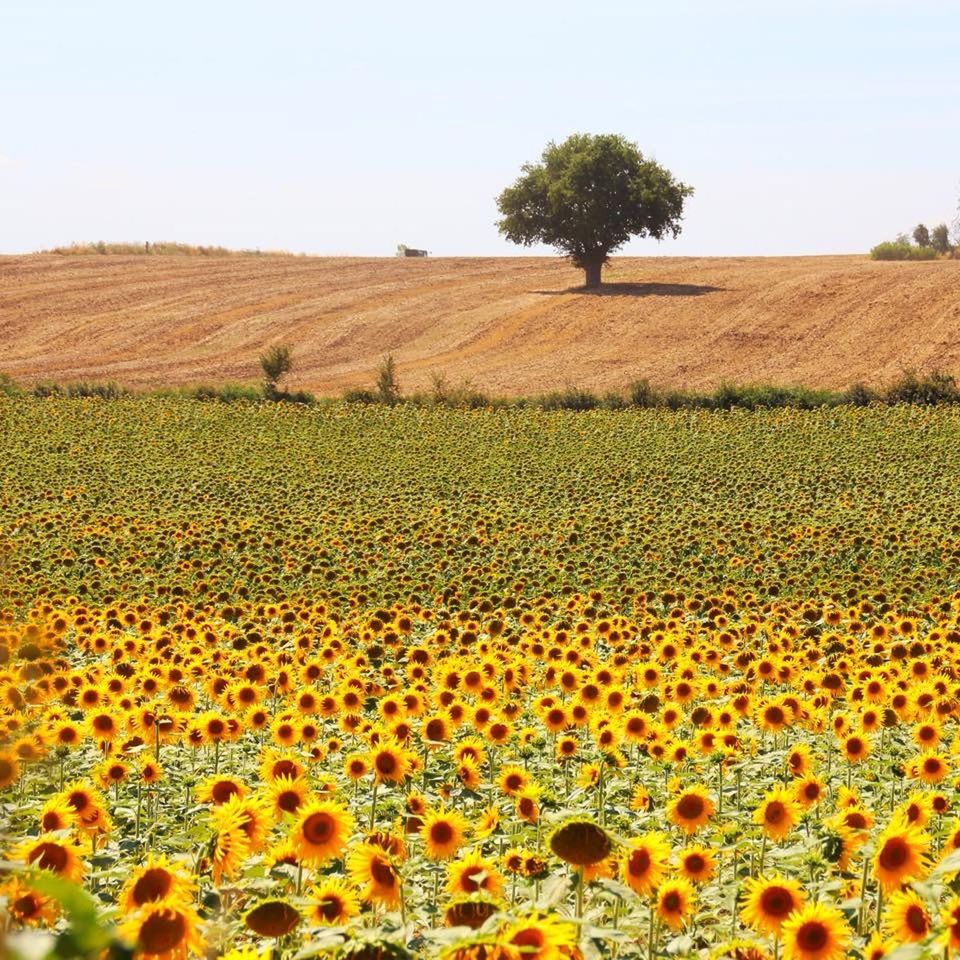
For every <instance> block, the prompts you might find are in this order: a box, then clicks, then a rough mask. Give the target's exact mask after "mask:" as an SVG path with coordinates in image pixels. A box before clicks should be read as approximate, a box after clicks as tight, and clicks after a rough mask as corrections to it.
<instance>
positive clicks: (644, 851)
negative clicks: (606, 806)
mask: <svg viewBox="0 0 960 960" xmlns="http://www.w3.org/2000/svg"><path fill="white" fill-rule="evenodd" d="M669 860H670V841H669V840H668V839H667V838H666V836H664V835H663V834H662V833H645V834H644V835H643V836H640V837H634V838H633V839H632V840H631V841H630V844H629V846H628V847H627V849H626V852H625V853H624V854H623V856H622V858H621V860H620V869H621V873H622V876H623V880H624V882H625V883H626V884H627V885H628V886H629V887H630V889H631V890H633V891H635V892H636V893H638V894H640V896H646V895H647V894H651V893H653V891H654V890H655V889H656V887H657V886H658V885H659V884H660V881H661V880H662V879H663V877H664V876H665V875H666V872H667V865H668V863H669Z"/></svg>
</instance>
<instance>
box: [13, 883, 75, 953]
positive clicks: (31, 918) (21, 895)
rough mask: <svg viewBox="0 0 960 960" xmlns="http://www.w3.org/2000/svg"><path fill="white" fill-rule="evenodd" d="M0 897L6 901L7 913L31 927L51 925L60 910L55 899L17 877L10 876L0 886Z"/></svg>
mask: <svg viewBox="0 0 960 960" xmlns="http://www.w3.org/2000/svg"><path fill="white" fill-rule="evenodd" d="M0 898H2V899H3V900H4V901H5V902H6V908H7V913H8V914H9V915H10V916H11V917H13V919H14V920H16V921H17V922H18V923H21V924H26V925H27V926H31V927H32V926H42V927H49V926H52V925H53V923H54V922H55V921H56V919H57V916H58V914H59V912H60V905H59V904H58V903H57V901H56V900H54V899H53V898H52V897H46V896H44V895H43V894H42V893H39V892H38V891H36V890H32V889H31V888H30V887H29V886H27V885H26V884H25V883H24V882H23V881H22V880H20V878H18V877H12V878H11V879H10V880H8V881H7V882H6V883H5V884H3V886H0ZM0 936H2V935H0ZM0 943H2V940H0Z"/></svg>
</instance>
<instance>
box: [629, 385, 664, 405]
mask: <svg viewBox="0 0 960 960" xmlns="http://www.w3.org/2000/svg"><path fill="white" fill-rule="evenodd" d="M628 394H629V396H630V402H631V403H632V404H633V405H634V406H635V407H656V406H659V405H660V400H661V398H660V396H659V394H658V393H657V391H656V390H655V389H654V388H653V387H652V386H650V381H649V380H647V379H643V380H635V381H634V382H633V383H631V384H630V386H629V387H628Z"/></svg>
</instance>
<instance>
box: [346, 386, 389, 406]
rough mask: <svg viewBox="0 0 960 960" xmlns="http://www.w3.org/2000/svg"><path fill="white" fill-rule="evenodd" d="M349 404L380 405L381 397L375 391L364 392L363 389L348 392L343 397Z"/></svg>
mask: <svg viewBox="0 0 960 960" xmlns="http://www.w3.org/2000/svg"><path fill="white" fill-rule="evenodd" d="M343 399H344V401H346V402H347V403H380V395H379V394H378V393H376V392H374V391H373V390H364V389H363V388H362V387H359V388H357V389H356V390H348V391H347V392H346V393H345V394H344V395H343Z"/></svg>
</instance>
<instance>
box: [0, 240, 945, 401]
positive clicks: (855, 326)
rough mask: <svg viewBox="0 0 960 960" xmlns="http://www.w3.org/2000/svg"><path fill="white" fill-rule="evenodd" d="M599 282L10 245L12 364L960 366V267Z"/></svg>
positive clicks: (685, 381) (838, 373)
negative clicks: (277, 360)
mask: <svg viewBox="0 0 960 960" xmlns="http://www.w3.org/2000/svg"><path fill="white" fill-rule="evenodd" d="M604 279H605V281H606V285H605V286H604V287H603V288H602V291H601V292H600V293H597V294H594V293H584V292H583V291H582V290H578V289H576V285H577V284H579V283H581V282H582V274H581V273H580V272H579V271H576V270H574V269H573V268H572V267H570V266H569V265H568V264H566V263H565V262H564V261H562V260H560V259H548V258H536V257H517V258H503V259H485V258H449V259H447V258H433V259H425V260H413V259H407V260H401V259H394V258H388V259H387V258H385V259H359V258H327V257H317V258H313V257H294V258H291V257H269V256H266V257H263V256H261V257H230V258H224V259H205V258H199V257H174V256H171V257H145V256H141V257H136V256H89V257H87V256H76V257H73V256H71V257H61V256H56V255H33V256H23V257H0V372H5V373H8V374H10V375H11V376H12V377H14V379H16V380H19V381H23V382H28V383H29V382H33V381H37V380H56V381H60V382H67V381H72V380H116V381H118V382H120V383H123V384H125V385H127V386H131V387H159V386H174V385H186V384H197V383H222V382H224V381H228V380H238V381H249V382H255V381H257V380H258V379H259V364H258V362H257V358H258V356H259V355H260V353H262V352H263V350H264V348H265V347H266V346H268V345H269V344H271V343H288V344H290V345H291V346H292V347H293V351H294V360H295V365H296V369H295V371H294V374H293V375H292V376H291V377H290V381H289V384H288V386H289V387H291V388H296V389H307V390H313V391H315V392H317V393H321V394H335V393H339V392H341V391H342V390H344V389H345V388H347V387H353V386H358V385H371V384H372V382H373V380H374V377H375V372H376V368H377V366H378V364H379V363H380V361H381V360H382V358H383V357H384V355H385V354H387V353H393V354H394V356H395V357H396V359H397V363H398V372H399V377H400V382H401V386H402V387H403V388H404V390H407V391H410V390H415V389H419V388H426V387H428V386H429V383H430V378H431V375H433V374H442V375H444V376H445V377H446V378H447V380H448V381H449V382H451V383H457V382H459V381H462V380H469V381H471V382H472V383H473V385H474V386H475V387H477V388H480V389H483V390H486V391H488V392H491V393H494V394H514V395H515V394H523V393H534V392H539V391H543V390H549V389H555V388H560V387H563V386H564V385H567V384H574V385H577V386H582V387H585V388H590V389H594V390H598V391H603V390H606V389H613V388H618V387H621V386H623V385H625V384H627V383H628V382H629V381H631V380H633V379H636V378H638V377H647V378H649V379H650V380H651V381H652V382H653V383H655V384H658V385H662V386H672V387H682V388H694V389H703V388H710V387H714V386H716V385H717V384H718V383H719V382H720V381H722V380H730V381H734V382H738V383H746V382H773V383H782V384H806V385H809V386H826V387H841V386H846V385H848V384H850V383H852V382H854V381H857V380H863V381H865V382H868V383H873V384H877V383H883V382H888V381H890V380H892V379H894V378H896V377H897V376H898V375H899V374H900V373H901V372H902V370H903V369H904V368H908V367H915V368H918V369H932V368H935V367H936V368H940V369H943V370H947V371H950V372H958V371H960V261H956V260H952V261H947V260H942V261H936V262H932V263H875V262H872V261H870V260H869V259H867V258H865V257H777V258H737V259H734V258H709V259H693V258H646V259H635V258H617V259H615V260H614V261H613V262H612V263H611V265H610V266H609V267H608V268H607V270H606V271H605V273H604Z"/></svg>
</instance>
